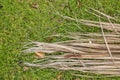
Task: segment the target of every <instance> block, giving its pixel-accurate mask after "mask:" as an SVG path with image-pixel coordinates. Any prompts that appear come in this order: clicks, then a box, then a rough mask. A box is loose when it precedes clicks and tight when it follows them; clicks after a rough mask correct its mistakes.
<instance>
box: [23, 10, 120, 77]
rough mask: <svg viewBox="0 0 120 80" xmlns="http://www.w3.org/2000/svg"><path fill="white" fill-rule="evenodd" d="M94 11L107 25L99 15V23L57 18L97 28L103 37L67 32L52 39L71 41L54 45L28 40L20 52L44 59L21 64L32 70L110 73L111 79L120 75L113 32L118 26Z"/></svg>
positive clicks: (119, 46) (119, 48) (118, 42)
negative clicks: (35, 68) (36, 53)
mask: <svg viewBox="0 0 120 80" xmlns="http://www.w3.org/2000/svg"><path fill="white" fill-rule="evenodd" d="M94 11H95V12H97V13H99V14H101V15H103V16H105V17H106V18H108V19H109V23H107V22H101V21H100V16H98V17H99V22H96V21H89V20H78V19H74V18H70V17H67V16H63V15H60V16H61V17H63V18H66V19H70V20H74V21H76V22H80V23H83V24H85V25H88V26H91V25H92V26H95V27H99V28H100V29H101V32H102V35H101V34H100V33H86V34H81V33H68V35H67V36H65V35H61V34H59V35H52V37H53V36H56V37H63V38H66V37H67V38H69V39H72V40H67V41H61V42H54V43H45V42H34V41H31V42H29V43H28V44H27V45H25V46H24V48H25V50H24V51H23V52H25V53H31V52H39V51H40V52H43V53H46V56H45V57H44V59H35V60H34V61H33V62H32V63H28V62H24V63H23V64H24V65H26V66H31V67H40V68H55V69H59V70H75V71H82V72H90V73H95V74H109V76H110V77H111V76H120V69H119V66H120V54H119V53H120V35H119V34H116V32H115V29H116V30H117V32H119V31H120V24H115V23H112V22H111V21H110V19H113V18H112V17H110V16H108V15H106V14H104V13H101V12H100V11H97V10H94ZM103 29H107V30H111V31H112V33H111V32H109V33H105V32H104V30H103ZM30 45H32V46H31V47H30ZM59 52H62V53H59ZM111 60H112V61H111ZM109 76H107V75H106V76H105V77H109ZM85 77H91V76H85Z"/></svg>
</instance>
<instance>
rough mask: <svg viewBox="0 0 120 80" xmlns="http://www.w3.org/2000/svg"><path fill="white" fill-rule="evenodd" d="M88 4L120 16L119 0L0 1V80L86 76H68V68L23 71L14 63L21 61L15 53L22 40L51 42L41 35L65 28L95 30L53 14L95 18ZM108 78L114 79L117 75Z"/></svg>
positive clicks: (114, 15)
mask: <svg viewBox="0 0 120 80" xmlns="http://www.w3.org/2000/svg"><path fill="white" fill-rule="evenodd" d="M34 3H37V4H38V8H37V9H35V8H32V6H31V5H32V4H34ZM89 7H91V8H94V9H97V10H100V11H102V12H104V13H106V14H108V15H111V16H113V17H116V18H117V19H120V16H119V10H120V0H100V1H98V0H0V80H58V79H57V76H58V75H59V74H62V77H61V78H62V79H61V80H77V79H80V80H86V79H88V78H85V77H75V76H72V75H71V72H72V71H58V70H55V69H38V68H29V70H27V71H24V70H23V67H21V66H20V65H19V64H18V63H19V62H20V61H22V60H25V58H24V57H23V56H22V58H21V56H20V55H19V54H20V51H21V49H22V47H23V45H24V44H23V42H27V41H29V40H34V41H45V42H51V41H49V40H47V39H46V38H44V37H46V36H49V35H51V34H56V33H66V32H68V31H69V32H75V31H80V32H95V31H99V29H97V28H87V27H86V26H84V25H82V24H80V23H76V22H74V21H70V20H65V19H63V18H61V17H60V16H58V15H56V14H55V13H56V11H58V12H59V13H60V14H62V15H66V16H70V17H73V18H75V17H76V18H79V19H88V20H98V19H97V17H95V16H94V15H92V14H89V13H88V12H87V11H89ZM77 26H79V27H80V28H78V27H77ZM54 28H56V29H54ZM53 41H60V39H54V40H53ZM92 79H93V80H97V79H96V78H91V80H92ZM112 79H113V80H117V79H120V77H115V78H112ZM102 80H111V78H104V79H102Z"/></svg>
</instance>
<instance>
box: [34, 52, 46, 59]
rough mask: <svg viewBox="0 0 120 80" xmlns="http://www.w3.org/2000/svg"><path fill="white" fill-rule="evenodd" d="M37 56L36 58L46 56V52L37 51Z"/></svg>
mask: <svg viewBox="0 0 120 80" xmlns="http://www.w3.org/2000/svg"><path fill="white" fill-rule="evenodd" d="M35 57H36V58H44V57H45V53H43V52H36V53H35Z"/></svg>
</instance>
